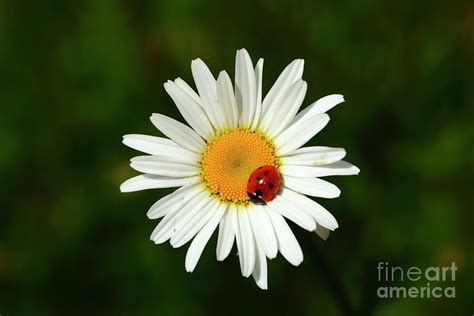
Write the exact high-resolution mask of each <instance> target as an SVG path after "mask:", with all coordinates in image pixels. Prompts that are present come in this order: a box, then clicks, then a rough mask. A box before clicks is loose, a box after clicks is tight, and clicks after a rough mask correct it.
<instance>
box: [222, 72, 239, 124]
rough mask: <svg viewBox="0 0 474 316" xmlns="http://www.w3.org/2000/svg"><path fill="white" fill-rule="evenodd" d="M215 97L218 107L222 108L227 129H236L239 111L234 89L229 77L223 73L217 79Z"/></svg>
mask: <svg viewBox="0 0 474 316" xmlns="http://www.w3.org/2000/svg"><path fill="white" fill-rule="evenodd" d="M217 97H218V100H219V105H220V106H221V107H222V108H223V112H224V113H225V118H226V121H225V123H226V127H227V128H236V127H237V124H238V123H239V115H240V109H239V107H238V104H237V101H236V100H235V95H234V88H232V82H231V81H230V78H229V75H228V74H227V72H225V71H221V72H220V73H219V77H218V78H217Z"/></svg>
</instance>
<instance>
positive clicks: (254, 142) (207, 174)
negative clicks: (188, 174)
mask: <svg viewBox="0 0 474 316" xmlns="http://www.w3.org/2000/svg"><path fill="white" fill-rule="evenodd" d="M264 165H270V166H274V167H277V166H278V161H277V159H276V158H275V154H274V148H273V145H272V143H271V142H270V141H269V140H268V139H267V138H266V137H265V136H263V135H262V134H260V133H257V132H253V131H250V130H246V129H236V130H233V131H227V132H225V133H223V134H221V135H220V136H218V137H217V138H216V139H214V140H212V141H208V142H207V149H206V151H205V152H204V155H203V158H202V161H201V166H202V172H201V175H202V177H203V179H204V181H205V182H206V184H207V186H208V188H209V189H210V191H211V192H212V193H214V194H217V195H219V197H220V199H221V200H223V201H230V202H234V203H245V204H246V203H247V202H248V200H249V197H248V196H247V181H248V177H249V175H250V174H251V173H252V171H254V170H255V169H257V168H258V167H260V166H264Z"/></svg>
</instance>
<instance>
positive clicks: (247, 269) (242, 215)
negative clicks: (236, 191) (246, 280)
mask: <svg viewBox="0 0 474 316" xmlns="http://www.w3.org/2000/svg"><path fill="white" fill-rule="evenodd" d="M237 221H238V229H237V230H238V235H237V231H236V236H237V237H238V239H237V240H238V242H237V247H238V249H239V259H240V268H241V270H242V275H243V276H244V277H248V276H250V274H252V271H253V269H254V266H255V239H254V236H253V231H252V226H251V225H250V220H249V215H248V212H247V210H246V208H245V207H239V209H238V212H237Z"/></svg>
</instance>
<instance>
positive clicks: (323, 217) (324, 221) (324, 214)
mask: <svg viewBox="0 0 474 316" xmlns="http://www.w3.org/2000/svg"><path fill="white" fill-rule="evenodd" d="M281 194H282V197H285V198H286V199H288V200H289V201H292V203H293V205H294V207H296V208H299V209H300V210H303V211H305V212H307V213H308V214H309V215H310V216H311V217H312V218H313V219H314V220H315V221H316V223H317V224H319V225H321V226H324V227H326V228H327V229H330V230H335V229H336V228H337V227H339V225H338V224H337V221H336V218H334V216H333V215H332V214H331V213H329V211H328V210H326V209H325V208H324V207H322V206H321V205H320V204H318V203H316V202H315V201H313V200H311V199H310V198H308V197H306V196H304V195H302V194H299V193H297V192H294V191H292V190H283V191H282V193H281ZM315 229H316V227H315V228H314V229H313V230H315Z"/></svg>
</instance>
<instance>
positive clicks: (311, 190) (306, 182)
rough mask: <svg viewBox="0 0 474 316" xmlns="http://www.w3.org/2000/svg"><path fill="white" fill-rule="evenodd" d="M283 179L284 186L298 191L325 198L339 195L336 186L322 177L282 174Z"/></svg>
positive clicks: (339, 192)
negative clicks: (297, 176)
mask: <svg viewBox="0 0 474 316" xmlns="http://www.w3.org/2000/svg"><path fill="white" fill-rule="evenodd" d="M283 179H284V185H285V187H286V188H288V189H291V190H293V191H295V192H298V193H302V194H306V195H310V196H316V197H322V198H327V199H333V198H337V197H338V196H339V195H341V190H339V188H338V187H337V186H335V185H334V184H332V183H330V182H327V181H325V180H322V179H318V178H295V177H292V176H284V178H283Z"/></svg>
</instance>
